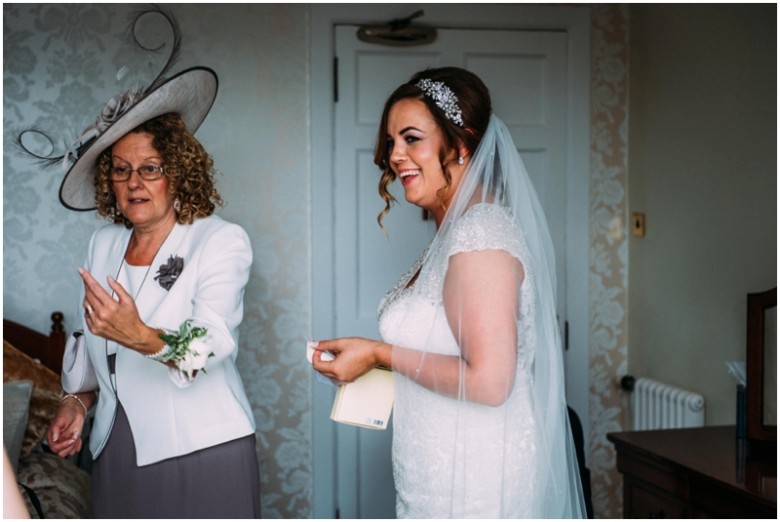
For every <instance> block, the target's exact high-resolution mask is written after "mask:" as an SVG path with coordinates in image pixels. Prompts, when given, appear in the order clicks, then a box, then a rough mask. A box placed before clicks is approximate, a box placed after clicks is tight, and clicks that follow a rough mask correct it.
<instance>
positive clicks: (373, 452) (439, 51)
mask: <svg viewBox="0 0 780 522" xmlns="http://www.w3.org/2000/svg"><path fill="white" fill-rule="evenodd" d="M356 30H357V27H355V26H350V25H345V26H337V27H336V28H335V31H336V34H335V44H336V45H335V49H336V56H337V57H338V73H337V85H338V100H337V102H336V104H335V117H334V122H335V123H334V125H335V129H334V137H335V143H334V146H335V151H334V158H333V161H334V167H333V168H334V192H333V194H334V195H333V200H334V201H333V241H334V244H335V252H334V265H335V270H334V272H335V290H334V305H335V310H334V314H335V330H336V336H364V337H371V338H376V337H377V336H378V332H377V322H376V308H377V305H378V303H379V300H380V299H381V297H382V295H383V294H384V293H385V292H386V291H387V290H388V289H389V288H390V287H392V285H393V284H394V283H395V282H396V280H397V279H398V278H399V277H400V276H401V275H402V274H403V273H404V272H405V271H406V270H407V269H408V267H409V266H410V265H411V263H412V262H413V261H414V259H415V258H416V257H417V256H418V255H419V253H420V252H421V251H422V250H423V248H424V247H425V246H426V245H427V243H428V242H429V241H430V239H431V238H432V237H433V235H434V234H435V228H434V224H433V221H424V220H423V219H422V211H421V210H420V209H419V208H417V207H415V206H413V205H410V204H408V203H406V201H405V200H404V198H403V189H402V188H400V187H399V186H397V185H398V184H395V185H396V186H395V187H393V193H394V195H395V196H396V198H397V199H398V200H399V203H400V204H399V205H396V206H394V207H393V208H392V210H391V211H390V214H389V215H388V216H387V217H386V218H385V220H384V226H385V229H386V234H385V233H383V231H382V230H381V229H380V228H379V226H378V225H377V222H376V216H377V214H378V213H379V212H380V211H381V209H382V207H383V204H384V203H383V201H382V200H381V199H380V197H379V195H378V193H377V185H378V181H379V170H378V168H377V167H376V166H375V165H374V164H373V161H372V159H373V150H374V145H375V142H376V139H377V131H378V125H379V120H380V117H381V111H382V107H383V106H384V102H385V100H386V98H387V97H388V96H389V94H390V93H391V92H392V90H394V89H395V88H396V87H397V86H398V85H400V84H401V83H402V82H403V81H405V80H407V79H408V78H409V77H410V76H411V75H412V74H413V73H414V72H416V71H418V70H421V69H424V68H426V67H437V66H444V65H454V66H460V67H464V68H466V69H469V70H471V71H473V72H475V73H476V74H478V75H479V76H480V77H481V78H482V79H483V80H484V81H485V83H486V84H487V86H488V87H489V88H490V90H491V93H492V97H493V102H494V112H495V113H496V114H497V115H498V116H499V117H500V118H501V119H502V120H503V121H504V122H505V123H506V124H507V126H508V127H509V129H510V131H511V132H512V135H513V137H514V140H515V143H516V144H517V146H518V148H519V150H520V152H521V154H522V157H523V160H524V161H525V164H526V168H527V169H528V172H529V174H530V175H531V178H532V179H533V181H534V184H535V186H536V189H537V191H538V193H539V197H540V199H541V201H542V205H543V206H544V209H545V212H546V213H547V217H548V220H549V222H550V229H551V233H552V237H553V241H554V243H555V249H556V254H557V258H558V260H559V262H558V268H557V271H558V281H559V284H558V302H559V303H560V304H559V310H564V309H565V306H564V305H563V303H564V296H565V295H566V294H565V277H564V274H565V266H564V263H563V262H562V260H564V259H566V252H565V245H566V241H565V232H566V219H565V217H566V157H567V152H566V136H567V133H566V105H567V94H566V72H567V64H566V38H567V35H566V33H565V32H553V31H551V32H545V31H519V30H467V29H443V30H439V36H438V38H437V40H436V42H435V43H433V44H431V45H426V46H420V47H383V46H377V45H372V44H367V43H364V42H360V41H359V40H358V39H357V37H356ZM315 233H316V230H315ZM315 257H316V253H315ZM559 315H560V316H561V317H565V315H564V314H563V313H559ZM391 430H392V425H391V426H390V427H389V428H388V430H387V431H371V430H362V429H359V428H355V427H350V426H338V427H337V432H336V458H335V466H336V470H335V479H336V481H337V485H336V489H337V493H336V496H337V505H338V508H339V515H340V516H341V517H342V518H392V517H394V514H395V511H394V502H395V495H394V488H393V478H392V469H391V460H390V439H391Z"/></svg>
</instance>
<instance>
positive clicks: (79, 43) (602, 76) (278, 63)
mask: <svg viewBox="0 0 780 522" xmlns="http://www.w3.org/2000/svg"><path fill="white" fill-rule="evenodd" d="M133 9H134V7H133V6H132V5H98V4H73V5H64V4H63V5H54V4H14V5H12V4H5V5H4V6H3V44H4V52H3V57H4V68H3V82H4V94H5V96H4V100H3V111H4V118H3V131H4V132H3V210H4V212H3V225H4V226H3V247H4V249H3V305H4V310H3V315H4V316H5V317H8V318H10V319H13V320H16V321H19V322H21V323H23V324H26V325H28V326H30V327H33V328H36V329H38V330H44V331H45V330H47V329H48V326H49V324H48V315H49V313H50V312H51V311H52V310H62V311H63V312H65V315H66V327H67V328H72V327H73V325H74V324H75V323H76V317H75V315H74V313H75V312H77V311H78V310H79V308H78V303H77V302H76V301H77V296H78V279H77V276H76V268H77V267H78V266H79V265H80V264H81V263H82V260H83V256H84V253H85V249H86V244H87V241H88V239H89V236H90V234H91V233H92V231H93V230H94V229H95V228H97V227H98V226H100V224H101V222H100V220H99V219H98V218H96V217H95V215H94V213H92V212H88V213H76V212H71V211H67V210H66V209H65V208H64V207H62V206H61V205H60V204H59V202H58V199H57V193H58V189H59V182H60V180H61V176H62V172H61V170H60V169H59V167H54V168H51V169H48V170H41V168H39V167H38V166H36V165H35V164H33V163H31V162H30V161H29V160H27V159H25V158H23V157H22V156H21V155H20V154H18V151H17V149H16V148H15V146H14V144H13V139H14V136H15V135H16V133H17V131H18V130H20V129H24V128H30V127H38V128H40V129H44V130H47V131H49V132H50V133H51V134H52V135H53V136H54V137H56V138H58V140H60V141H59V142H58V143H57V144H56V145H57V147H58V148H59V149H61V148H62V147H63V144H67V143H70V142H71V141H72V140H73V138H75V137H76V136H77V135H78V133H79V132H80V131H81V130H82V129H83V128H84V127H85V126H86V125H88V124H90V123H91V122H92V120H93V119H94V117H95V116H96V115H97V113H98V111H99V110H100V109H101V108H102V106H103V104H104V102H105V101H106V100H107V99H108V98H110V97H111V96H113V95H115V94H118V93H119V92H122V91H124V90H126V89H127V88H129V87H131V86H134V85H135V84H134V83H133V82H136V83H141V84H144V82H148V81H149V80H150V79H151V78H153V77H154V76H155V75H156V69H155V66H157V65H159V63H160V58H159V57H158V58H150V57H149V56H148V55H141V54H140V53H139V52H138V51H137V50H136V49H134V48H133V47H132V45H131V44H130V43H129V40H128V39H127V35H126V25H127V22H128V20H129V18H130V14H131V12H132V11H133ZM170 9H171V10H172V11H173V12H174V13H175V15H176V16H177V18H178V19H179V22H180V25H181V28H182V31H183V33H184V43H183V49H182V55H181V58H180V60H179V62H178V66H175V67H174V71H176V70H181V69H184V68H186V67H190V66H193V65H206V66H209V67H211V68H213V69H215V70H216V72H217V74H218V75H219V78H220V91H219V94H218V96H217V101H216V103H215V106H214V109H213V110H212V112H211V114H210V115H209V116H208V118H207V119H206V121H205V122H204V124H203V126H202V127H201V129H200V130H199V131H198V134H197V136H198V138H199V139H200V140H201V141H202V142H203V143H204V145H205V146H206V148H207V149H208V150H209V151H210V152H211V153H212V155H213V156H214V159H215V164H216V166H217V168H218V169H219V170H220V171H221V172H222V175H221V176H220V177H219V178H218V188H219V189H220V191H221V193H222V195H223V197H224V198H225V200H226V201H227V203H228V204H227V206H226V207H225V208H224V209H223V210H222V211H221V212H220V213H221V215H223V216H224V217H225V218H227V219H229V220H232V221H235V222H238V223H240V224H241V225H243V226H244V227H245V228H246V229H247V231H248V233H249V235H250V237H251V239H252V243H253V248H254V255H255V262H254V265H253V269H252V275H251V280H250V284H249V287H248V289H247V293H246V298H245V305H246V314H245V320H244V323H243V325H242V327H241V336H242V337H241V352H240V355H239V362H240V369H241V373H242V376H243V379H244V383H245V385H246V388H247V392H248V393H249V396H250V400H251V402H252V406H253V409H254V414H255V418H256V420H257V424H258V431H257V437H258V455H259V457H260V462H261V476H262V481H263V483H262V488H263V498H262V504H263V505H262V507H263V516H264V517H268V518H306V517H309V516H310V514H311V505H310V503H311V481H312V473H311V470H312V455H311V412H310V410H311V384H310V378H311V371H310V370H309V368H308V365H307V364H306V363H305V359H304V358H303V357H302V348H301V345H302V341H303V339H304V337H305V336H306V334H308V331H307V329H308V328H309V325H310V319H309V302H310V290H309V288H310V280H309V263H310V258H311V253H310V240H309V234H310V225H309V209H310V201H309V198H310V196H309V192H310V190H309V181H310V176H311V167H310V165H309V161H310V160H309V157H308V156H309V153H308V151H309V142H308V133H309V128H308V89H309V85H308V81H309V80H308V45H309V44H308V39H307V35H308V21H307V16H308V9H307V7H306V6H305V5H248V4H241V5H231V6H230V8H229V9H228V8H224V7H222V6H216V5H205V4H177V5H172V6H171V7H170ZM592 13H593V15H592V49H591V52H592V73H593V79H592V93H591V100H592V101H591V113H592V117H591V118H592V122H591V137H592V138H591V171H592V172H591V237H590V243H591V260H590V266H591V270H590V272H591V275H590V277H591V283H590V293H591V320H590V323H591V325H590V345H591V356H590V366H591V370H590V372H591V402H590V410H591V411H590V418H591V426H590V440H591V444H590V448H589V457H588V458H589V465H590V467H591V471H592V473H593V490H594V505H595V509H596V515H597V516H598V517H610V518H611V517H617V516H619V515H620V486H621V480H620V475H619V474H618V473H617V471H616V470H615V457H614V452H613V450H612V448H611V445H609V443H608V442H607V441H606V437H605V434H606V433H607V432H609V431H614V430H619V429H620V426H621V404H620V396H619V392H618V391H617V389H616V386H615V383H614V376H615V375H621V374H623V373H625V366H626V359H627V346H626V344H627V341H626V332H625V324H626V270H627V238H626V237H625V233H626V223H625V216H626V182H627V167H626V163H627V150H626V147H627V145H626V141H627V137H626V133H627V112H626V107H627V74H628V72H627V66H628V63H627V56H628V49H627V24H628V20H627V13H626V8H625V7H621V6H619V5H605V6H594V7H593V8H592ZM226 42H227V43H228V44H227V45H226ZM125 67H126V68H125ZM120 71H126V73H124V75H122V74H120V75H118V74H117V73H118V72H120ZM60 152H61V150H60ZM311 161H313V160H311Z"/></svg>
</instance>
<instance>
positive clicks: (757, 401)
mask: <svg viewBox="0 0 780 522" xmlns="http://www.w3.org/2000/svg"><path fill="white" fill-rule="evenodd" d="M747 297H748V299H747V301H748V303H747V304H748V306H747V363H746V366H747V368H746V371H747V412H746V413H747V436H748V439H750V440H760V441H771V440H774V441H776V440H777V426H776V425H769V424H764V369H765V368H764V350H765V346H764V341H765V339H764V337H765V336H764V328H765V320H764V315H765V312H766V310H767V309H769V308H775V307H777V287H775V288H772V289H771V290H767V291H765V292H758V293H755V294H748V296H747Z"/></svg>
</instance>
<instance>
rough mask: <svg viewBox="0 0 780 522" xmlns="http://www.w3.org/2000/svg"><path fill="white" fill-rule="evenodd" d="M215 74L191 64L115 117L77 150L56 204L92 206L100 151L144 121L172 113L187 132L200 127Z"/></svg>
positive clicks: (82, 208) (213, 91) (211, 97)
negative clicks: (102, 130) (176, 115)
mask: <svg viewBox="0 0 780 522" xmlns="http://www.w3.org/2000/svg"><path fill="white" fill-rule="evenodd" d="M217 88H218V80H217V75H216V73H215V72H214V71H213V70H211V69H209V68H208V67H193V68H191V69H187V70H185V71H182V72H180V73H179V74H177V75H176V76H174V77H172V78H170V79H168V80H166V81H165V82H164V83H163V84H161V85H160V86H159V87H157V88H156V89H154V90H153V91H152V92H150V93H148V94H147V95H146V96H144V98H143V99H141V100H140V101H139V102H138V103H136V104H135V105H134V106H133V107H132V108H130V109H129V110H128V111H127V112H126V113H125V114H123V115H122V116H120V117H119V119H117V120H116V121H115V122H114V123H112V124H111V126H110V127H108V128H107V129H106V130H105V132H103V133H102V134H101V135H100V136H98V137H97V138H96V139H95V140H94V141H93V142H92V143H91V144H89V145H88V146H87V148H86V149H85V150H83V151H81V153H80V155H79V157H78V159H77V160H76V161H75V163H73V165H71V167H70V169H68V172H67V173H66V174H65V178H64V179H63V180H62V185H60V203H62V204H63V205H64V206H65V207H66V208H68V209H70V210H79V211H87V210H94V209H95V184H94V178H95V174H96V169H97V160H98V158H99V157H100V154H101V153H102V152H103V151H104V150H106V149H107V148H108V147H110V146H111V145H113V144H114V143H115V142H116V141H117V140H119V139H120V138H121V137H122V136H124V135H125V134H127V133H128V132H130V131H131V130H133V129H134V128H136V127H138V126H139V125H141V124H142V123H144V122H147V121H149V120H151V119H152V118H156V117H157V116H161V115H163V114H167V113H176V114H178V115H179V116H180V117H181V119H182V120H183V121H184V124H185V125H186V127H187V130H189V131H190V132H191V133H193V134H194V133H195V131H196V130H197V129H198V127H200V124H201V123H203V120H204V119H205V118H206V115H208V113H209V111H210V110H211V106H212V105H213V104H214V100H215V98H216V97H217Z"/></svg>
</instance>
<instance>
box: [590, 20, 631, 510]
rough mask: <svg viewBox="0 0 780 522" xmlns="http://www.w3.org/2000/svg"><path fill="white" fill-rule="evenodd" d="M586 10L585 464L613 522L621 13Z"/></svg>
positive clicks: (621, 179) (623, 158) (622, 321)
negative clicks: (587, 437)
mask: <svg viewBox="0 0 780 522" xmlns="http://www.w3.org/2000/svg"><path fill="white" fill-rule="evenodd" d="M591 9H592V21H591V23H592V25H591V104H590V111H591V112H590V118H591V128H590V139H591V150H590V155H591V160H590V161H591V166H590V289H589V292H590V408H589V410H590V412H589V413H590V447H589V448H588V463H589V467H590V470H591V487H592V488H593V510H594V513H595V515H596V517H597V518H620V517H621V515H622V491H623V489H622V485H623V482H622V477H621V475H620V473H618V471H617V469H616V463H615V450H614V447H613V446H612V444H611V443H610V442H609V441H608V440H607V437H606V435H607V433H609V432H611V431H622V430H623V429H624V426H623V411H624V409H623V407H622V406H623V405H622V402H623V401H624V400H625V399H624V396H623V395H622V394H621V392H620V389H619V387H618V385H617V379H616V376H620V375H625V374H626V368H627V362H628V335H627V331H626V325H627V317H626V313H627V310H628V293H627V290H628V288H627V287H628V237H627V219H626V218H627V215H628V210H627V194H626V190H627V182H628V13H627V7H625V6H621V5H618V4H613V5H595V6H593V7H592V8H591Z"/></svg>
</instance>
